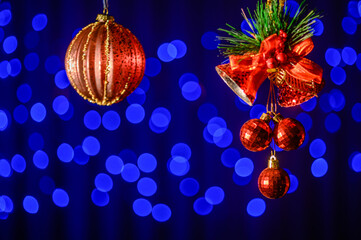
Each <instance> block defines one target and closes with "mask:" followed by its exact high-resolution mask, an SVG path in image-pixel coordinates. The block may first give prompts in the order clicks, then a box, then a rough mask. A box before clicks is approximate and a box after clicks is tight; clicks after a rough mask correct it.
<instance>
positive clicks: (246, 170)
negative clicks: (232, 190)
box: [234, 158, 254, 177]
mask: <svg viewBox="0 0 361 240" xmlns="http://www.w3.org/2000/svg"><path fill="white" fill-rule="evenodd" d="M253 169H254V165H253V161H252V160H251V159H249V158H241V159H239V160H238V161H237V162H236V165H235V166H234V171H235V172H236V173H237V175H238V176H240V177H248V176H249V175H251V174H252V172H253Z"/></svg>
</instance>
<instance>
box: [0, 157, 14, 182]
mask: <svg viewBox="0 0 361 240" xmlns="http://www.w3.org/2000/svg"><path fill="white" fill-rule="evenodd" d="M11 173H12V172H11V166H10V163H9V161H8V160H6V159H0V176H1V177H6V178H7V177H10V176H11Z"/></svg>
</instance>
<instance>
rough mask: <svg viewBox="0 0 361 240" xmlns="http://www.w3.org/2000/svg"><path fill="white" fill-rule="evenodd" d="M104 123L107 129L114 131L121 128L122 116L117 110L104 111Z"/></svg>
mask: <svg viewBox="0 0 361 240" xmlns="http://www.w3.org/2000/svg"><path fill="white" fill-rule="evenodd" d="M102 123H103V126H104V128H105V129H107V130H109V131H114V130H117V129H118V128H119V125H120V116H119V114H118V113H117V112H116V111H108V112H106V113H104V115H103V118H102Z"/></svg>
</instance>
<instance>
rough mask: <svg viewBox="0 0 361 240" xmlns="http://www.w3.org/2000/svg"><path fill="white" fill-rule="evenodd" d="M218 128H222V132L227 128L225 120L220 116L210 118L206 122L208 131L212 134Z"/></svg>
mask: <svg viewBox="0 0 361 240" xmlns="http://www.w3.org/2000/svg"><path fill="white" fill-rule="evenodd" d="M218 129H222V130H223V133H224V132H225V131H226V130H227V123H226V121H225V120H224V119H223V118H221V117H214V118H211V119H210V120H209V121H208V124H207V130H208V132H209V133H210V134H211V135H212V136H213V135H214V134H215V132H216V131H217V130H218ZM212 142H213V140H212Z"/></svg>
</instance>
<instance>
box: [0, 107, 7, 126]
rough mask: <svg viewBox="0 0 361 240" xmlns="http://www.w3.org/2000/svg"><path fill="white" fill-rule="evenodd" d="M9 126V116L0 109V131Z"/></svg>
mask: <svg viewBox="0 0 361 240" xmlns="http://www.w3.org/2000/svg"><path fill="white" fill-rule="evenodd" d="M8 126H9V118H8V116H7V114H6V112H4V111H3V110H0V131H5V129H6V128H7V127H8Z"/></svg>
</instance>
